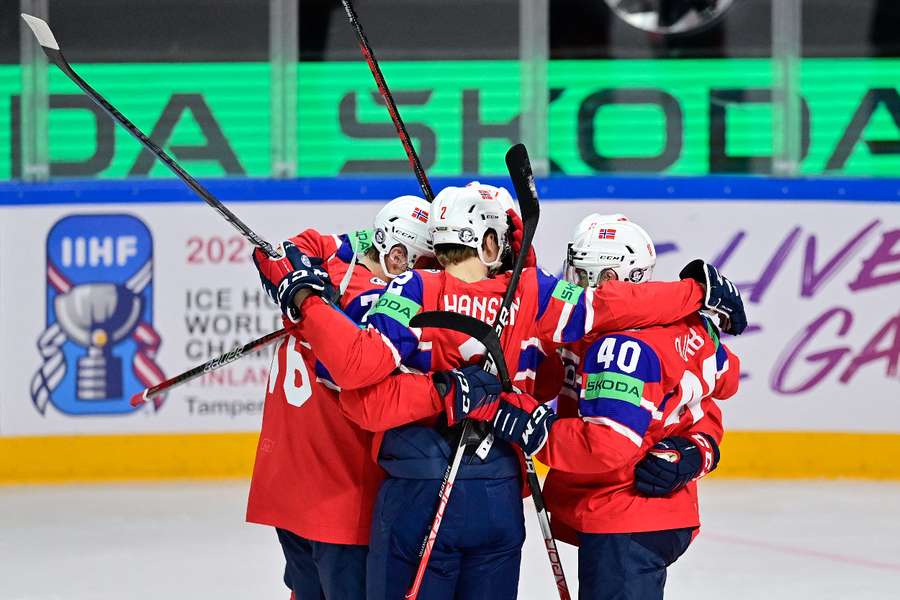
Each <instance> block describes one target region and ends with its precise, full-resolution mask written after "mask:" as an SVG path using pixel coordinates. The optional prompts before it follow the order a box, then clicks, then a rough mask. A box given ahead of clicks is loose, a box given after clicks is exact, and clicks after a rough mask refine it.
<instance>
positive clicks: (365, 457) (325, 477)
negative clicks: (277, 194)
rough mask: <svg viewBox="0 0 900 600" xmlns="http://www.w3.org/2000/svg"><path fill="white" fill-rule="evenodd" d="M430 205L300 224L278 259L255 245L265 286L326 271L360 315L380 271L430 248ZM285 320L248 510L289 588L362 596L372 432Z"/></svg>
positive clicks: (275, 291)
mask: <svg viewBox="0 0 900 600" xmlns="http://www.w3.org/2000/svg"><path fill="white" fill-rule="evenodd" d="M427 209H428V204H427V203H426V202H425V201H424V200H422V199H417V198H413V197H406V198H403V197H401V198H398V199H395V200H393V201H391V202H389V203H388V204H387V205H386V206H385V207H384V208H383V209H382V210H381V211H379V213H378V215H377V216H376V218H375V221H374V224H373V226H374V227H373V231H374V234H373V231H371V230H370V231H361V232H354V233H350V234H346V235H340V236H332V235H322V234H319V233H318V232H316V231H314V230H306V231H304V232H303V233H301V234H299V235H297V236H294V237H292V238H290V239H289V240H288V241H286V242H285V243H284V244H283V247H284V248H285V251H286V256H285V257H284V258H282V259H280V260H270V259H269V258H268V257H267V256H265V255H261V254H259V253H257V254H256V255H255V256H254V261H255V263H256V265H257V267H258V270H259V271H260V276H261V278H262V280H263V285H264V288H265V289H266V291H267V292H269V293H271V294H272V295H273V296H274V299H275V301H276V302H279V295H281V294H283V293H286V292H285V291H284V290H285V289H286V287H287V286H290V285H298V282H304V281H309V282H311V284H313V285H316V286H317V287H318V288H319V291H321V292H324V290H325V284H326V280H331V281H333V282H334V287H335V288H338V289H339V290H340V291H341V292H343V293H341V294H340V298H338V299H336V301H337V302H338V303H339V305H340V307H341V309H342V310H343V311H344V312H345V313H346V315H347V316H348V317H349V318H350V319H353V320H355V321H361V320H362V319H363V317H364V315H365V313H366V312H367V311H368V309H369V307H370V306H371V305H372V304H373V303H374V302H375V301H376V300H377V298H378V297H379V296H380V295H381V293H382V291H383V289H384V286H385V285H386V281H387V280H389V279H390V278H391V277H392V276H395V275H397V274H399V273H402V272H404V271H406V270H408V269H409V268H410V267H411V266H412V264H411V263H414V262H415V261H416V260H417V259H418V258H419V257H420V256H426V255H429V254H430V252H431V250H430V243H429V242H428V240H427V231H426V230H425V228H424V223H422V219H421V216H422V215H424V214H427ZM416 215H418V217H417V216H416ZM379 232H380V234H379ZM304 259H305V260H306V261H307V262H308V264H307V262H305V261H304ZM297 271H301V272H302V273H300V274H298V273H297ZM316 279H318V281H316ZM282 284H284V285H282ZM298 289H303V288H302V287H301V288H298ZM285 323H286V326H288V327H289V330H290V333H289V335H288V336H287V337H285V338H283V339H282V340H281V341H280V342H279V344H278V345H277V346H276V349H275V353H274V356H273V366H272V371H271V373H270V377H269V381H268V383H267V386H266V401H265V404H264V412H263V419H262V430H261V432H260V439H259V444H258V448H257V454H256V460H255V464H254V469H253V478H252V481H251V486H250V496H249V500H248V507H247V520H248V521H250V522H254V523H260V524H264V525H270V526H273V527H275V528H276V530H277V535H278V539H279V542H280V543H281V545H282V549H283V552H284V555H285V559H286V567H285V574H284V581H285V584H286V585H287V586H288V587H289V588H290V589H291V590H292V592H293V594H294V597H296V598H308V597H311V598H322V597H324V598H327V599H329V600H336V599H338V600H340V599H345V598H354V599H355V598H364V597H365V562H366V556H367V554H368V539H369V528H370V524H371V514H372V509H373V506H374V504H375V496H376V494H377V491H378V487H379V486H380V484H381V479H382V473H381V469H380V468H379V467H378V465H377V464H375V462H374V461H373V460H372V459H371V444H372V436H371V434H369V433H367V432H365V431H363V430H361V429H360V428H359V427H358V426H356V425H355V424H354V423H353V422H352V421H350V420H348V419H346V418H344V417H343V415H342V414H341V412H340V410H339V406H338V400H337V392H336V391H335V390H334V389H333V387H330V384H329V383H328V382H327V373H325V372H324V370H323V369H321V365H319V364H317V362H316V357H315V355H314V353H313V352H312V351H311V349H310V348H309V345H308V344H307V343H306V342H305V340H303V339H302V337H301V336H299V335H298V333H297V331H296V328H295V327H294V326H293V323H292V322H291V321H290V320H289V319H287V318H285Z"/></svg>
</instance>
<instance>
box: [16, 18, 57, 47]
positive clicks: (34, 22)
mask: <svg viewBox="0 0 900 600" xmlns="http://www.w3.org/2000/svg"><path fill="white" fill-rule="evenodd" d="M22 18H23V19H25V22H26V23H28V26H29V27H31V31H32V32H34V37H36V38H37V41H38V43H39V44H40V45H41V46H42V47H43V48H45V49H48V50H57V51H58V50H59V44H58V43H57V42H56V36H54V35H53V31H51V30H50V26H49V25H47V21H45V20H43V19H39V18H37V17H35V16H32V15H29V14H26V13H22Z"/></svg>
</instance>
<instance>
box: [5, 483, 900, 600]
mask: <svg viewBox="0 0 900 600" xmlns="http://www.w3.org/2000/svg"><path fill="white" fill-rule="evenodd" d="M246 493H247V484H246V482H230V483H202V484H176V483H172V484H127V485H126V484H123V485H105V486H38V487H30V486H26V487H5V488H4V487H0V600H14V599H26V598H27V599H33V600H50V599H54V600H121V599H122V598H129V599H134V600H142V599H147V600H150V599H153V600H158V599H159V598H165V599H169V600H175V599H181V598H185V599H191V600H195V599H198V598H214V599H216V600H238V599H241V600H246V599H258V598H259V599H262V598H281V599H283V600H286V599H287V597H288V594H287V593H286V592H285V590H284V588H283V586H282V584H281V569H282V559H281V553H280V549H279V546H278V543H277V541H276V539H275V535H274V532H273V531H272V530H271V529H269V528H265V527H260V526H256V525H248V524H245V523H243V513H244V503H245V501H246ZM701 507H702V508H703V513H704V515H703V518H704V528H703V533H702V534H701V536H700V537H699V538H698V539H697V541H696V542H695V543H694V545H693V546H692V547H691V548H690V549H689V550H688V552H687V554H686V555H685V556H684V557H682V558H681V560H679V561H678V562H677V563H676V564H675V566H674V567H672V569H670V572H669V583H668V586H667V596H666V597H667V598H668V599H675V600H678V599H685V600H705V599H708V600H723V598H725V599H727V600H741V599H748V600H750V599H753V600H758V599H762V598H765V599H767V600H768V599H774V600H778V599H782V598H784V599H791V600H797V599H806V598H810V599H813V598H814V599H816V600H829V599H841V600H844V599H879V600H881V599H887V598H900V484H896V483H857V482H800V483H798V482H753V481H740V482H739V481H709V482H704V485H703V489H702V492H701ZM526 522H527V523H528V526H529V534H528V540H527V542H526V549H525V559H524V563H525V564H524V565H523V569H522V573H523V575H522V579H521V584H520V589H521V590H522V593H521V595H520V597H521V598H523V599H526V600H537V599H541V600H544V599H549V600H553V598H555V597H556V593H555V590H554V587H553V583H552V580H551V577H550V573H549V567H548V566H547V564H546V558H545V555H544V554H543V550H542V547H541V538H540V535H539V533H538V529H537V521H536V519H535V517H534V515H533V513H532V512H531V507H530V506H526ZM561 552H562V556H563V564H564V567H565V570H566V573H567V575H568V578H569V581H570V582H571V585H572V587H575V586H576V585H577V560H576V553H575V550H574V549H573V548H570V547H568V546H562V547H561Z"/></svg>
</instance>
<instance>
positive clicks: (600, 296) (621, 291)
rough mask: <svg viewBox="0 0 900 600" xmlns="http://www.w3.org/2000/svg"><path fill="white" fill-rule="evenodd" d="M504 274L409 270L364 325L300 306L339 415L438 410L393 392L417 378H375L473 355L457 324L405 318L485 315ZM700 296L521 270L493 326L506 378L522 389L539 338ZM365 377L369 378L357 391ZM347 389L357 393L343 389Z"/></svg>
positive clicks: (364, 421) (359, 417) (573, 333)
mask: <svg viewBox="0 0 900 600" xmlns="http://www.w3.org/2000/svg"><path fill="white" fill-rule="evenodd" d="M509 276H510V275H509V273H504V274H501V275H498V276H497V277H495V278H491V279H485V280H482V281H478V282H474V283H467V282H464V281H461V280H459V279H457V278H455V277H454V276H452V275H451V274H449V273H446V272H442V271H412V272H409V273H407V274H404V275H401V276H400V277H397V278H396V279H395V280H394V281H393V282H391V285H390V286H389V288H388V290H387V291H386V293H385V294H384V296H382V298H381V299H380V300H379V301H378V304H377V305H376V306H375V308H374V309H373V311H372V313H371V315H370V316H369V327H368V329H367V330H360V329H358V328H356V327H354V326H353V325H352V324H350V323H348V322H347V320H346V319H345V318H343V317H342V316H341V315H340V313H338V312H337V311H335V310H333V309H332V308H331V307H328V306H327V305H325V304H324V303H322V302H321V300H319V299H317V298H310V299H308V300H307V301H306V302H305V303H304V304H303V307H302V308H303V314H304V318H303V321H302V322H301V323H300V326H299V330H300V331H301V332H302V335H303V337H304V338H305V339H306V340H307V341H309V342H310V343H311V344H312V346H313V348H314V349H315V350H316V353H317V356H318V357H319V360H321V361H322V362H323V363H324V364H325V366H326V367H327V368H328V369H329V371H330V372H331V374H332V375H333V377H334V380H335V381H336V382H337V383H338V384H339V385H341V387H342V388H343V389H344V392H343V393H342V394H341V404H342V407H343V408H344V410H345V412H346V414H347V415H348V416H350V418H351V419H353V420H354V421H356V422H357V423H360V424H361V425H362V426H363V427H365V428H366V429H369V430H371V431H385V430H386V429H390V428H392V427H396V426H398V425H401V424H403V423H409V422H411V421H414V420H419V419H423V418H426V417H428V416H434V415H436V414H438V413H439V412H441V410H442V405H441V403H440V401H439V400H440V399H439V398H437V397H436V395H435V394H433V393H430V392H429V393H421V394H420V393H414V394H408V393H403V391H402V390H401V386H402V385H410V386H412V385H421V386H423V387H422V388H421V390H423V392H428V382H427V381H424V380H421V379H420V380H417V379H415V378H409V379H408V383H406V384H404V378H403V377H400V378H392V379H391V380H388V381H384V380H385V378H386V377H387V376H388V375H389V374H390V373H392V372H393V371H394V370H395V369H396V368H398V367H402V368H403V369H404V370H407V371H414V372H421V373H425V372H429V371H435V370H441V369H448V368H453V367H457V366H461V365H464V364H467V363H473V362H476V361H477V360H479V359H480V358H481V357H482V355H483V352H484V348H483V347H482V346H481V344H479V343H478V342H475V341H474V340H472V339H470V338H468V337H467V336H465V335H463V334H460V333H457V332H453V331H447V330H441V329H425V330H420V329H415V328H410V327H409V321H410V319H411V318H412V317H413V316H414V315H416V314H417V313H419V312H421V311H430V310H449V311H453V312H459V313H462V314H467V315H470V316H472V317H475V318H477V319H481V320H484V321H487V322H493V320H494V318H495V317H496V314H497V311H498V310H499V306H500V301H501V298H502V296H503V293H504V292H505V290H506V286H507V284H508V282H509ZM702 298H703V292H702V288H701V287H700V286H699V285H698V284H697V283H696V282H694V281H692V280H684V281H679V282H672V283H646V284H642V285H639V286H638V285H633V284H629V283H620V282H615V281H613V282H607V283H605V284H604V285H603V286H602V287H600V288H596V289H594V288H590V289H588V290H584V289H582V288H580V287H578V286H575V285H572V284H570V283H567V282H564V281H560V280H559V279H557V278H555V277H553V276H551V275H549V274H548V273H546V272H544V271H541V270H540V269H525V270H524V271H523V273H522V277H521V279H520V283H519V288H518V290H517V294H516V297H515V300H514V302H513V306H512V310H511V318H510V324H509V326H508V327H506V329H504V332H503V339H502V342H503V347H504V353H505V355H506V360H507V364H508V365H510V366H511V368H510V371H511V374H513V373H514V375H513V377H514V378H515V379H516V384H517V385H518V386H519V387H520V388H522V389H523V390H525V391H530V390H531V387H532V386H533V382H534V373H535V370H536V368H537V365H538V364H539V362H540V360H541V357H542V355H541V346H542V344H546V345H548V346H550V345H554V344H559V343H564V342H571V341H575V340H579V339H581V338H582V337H584V336H585V335H586V334H591V333H594V332H599V331H613V330H617V329H621V328H630V327H643V326H649V325H652V324H656V323H668V322H672V321H676V320H678V319H680V318H682V317H684V316H685V315H688V314H690V313H692V312H695V311H696V310H697V309H698V308H699V307H700V302H701V300H702ZM337 340H340V342H339V343H335V342H336V341H337ZM320 348H321V350H320ZM416 381H418V384H416V383H414V382H416ZM379 382H382V383H379ZM374 384H379V385H378V386H376V387H373V388H371V389H366V390H362V389H361V388H367V387H369V386H372V385H374ZM353 389H360V391H359V392H356V393H353V392H349V393H348V390H353ZM410 389H419V388H410Z"/></svg>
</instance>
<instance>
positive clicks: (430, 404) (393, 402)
mask: <svg viewBox="0 0 900 600" xmlns="http://www.w3.org/2000/svg"><path fill="white" fill-rule="evenodd" d="M340 402H341V410H342V411H343V413H344V415H346V416H347V418H348V419H350V420H351V421H353V422H354V423H356V424H357V425H359V426H360V427H362V428H363V429H365V430H367V431H375V432H379V431H387V430H388V429H393V428H394V427H400V426H401V425H406V424H408V423H414V422H415V421H419V420H421V419H427V418H429V417H434V416H436V415H438V414H440V413H441V412H443V410H444V403H443V400H442V399H441V397H440V395H439V394H438V392H437V390H436V389H435V387H434V384H433V383H432V381H431V377H429V376H427V375H420V374H413V373H401V374H398V375H392V376H390V377H387V378H386V379H384V380H382V381H380V382H379V383H376V384H375V385H372V386H369V387H366V388H362V389H358V390H344V391H342V392H341V394H340Z"/></svg>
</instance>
